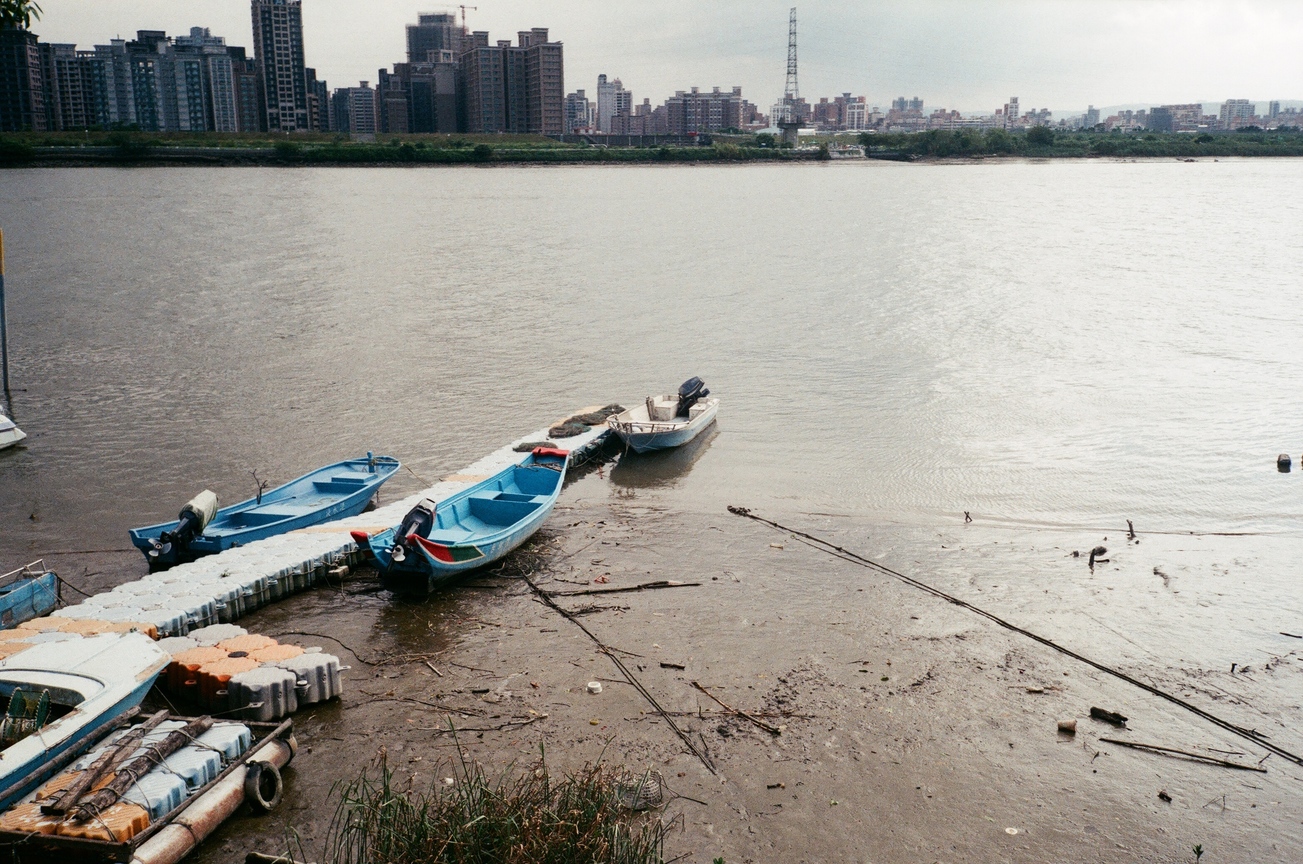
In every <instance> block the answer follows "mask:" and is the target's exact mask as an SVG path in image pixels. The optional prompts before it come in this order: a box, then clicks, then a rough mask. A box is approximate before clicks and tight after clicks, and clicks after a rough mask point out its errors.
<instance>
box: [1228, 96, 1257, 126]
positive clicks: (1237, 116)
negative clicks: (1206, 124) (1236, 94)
mask: <svg viewBox="0 0 1303 864" xmlns="http://www.w3.org/2000/svg"><path fill="white" fill-rule="evenodd" d="M1257 110H1258V105H1257V103H1256V102H1254V101H1253V100H1251V99H1227V100H1226V101H1225V102H1223V103H1222V110H1221V115H1220V117H1219V119H1220V120H1221V124H1222V128H1223V129H1239V128H1240V127H1241V126H1251V125H1253V123H1254V122H1255V121H1256V120H1257V117H1256V116H1255V115H1256V113H1257Z"/></svg>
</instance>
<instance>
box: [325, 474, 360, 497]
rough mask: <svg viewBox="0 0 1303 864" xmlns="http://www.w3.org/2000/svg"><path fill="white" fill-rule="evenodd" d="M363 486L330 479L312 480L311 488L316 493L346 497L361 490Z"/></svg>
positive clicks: (347, 481)
mask: <svg viewBox="0 0 1303 864" xmlns="http://www.w3.org/2000/svg"><path fill="white" fill-rule="evenodd" d="M363 485H364V484H363V483H361V482H354V481H352V480H340V479H338V478H332V479H330V480H313V481H312V488H314V489H316V490H317V491H318V492H329V493H332V494H336V495H348V494H350V493H353V492H356V491H357V490H359V489H361V488H362V486H363Z"/></svg>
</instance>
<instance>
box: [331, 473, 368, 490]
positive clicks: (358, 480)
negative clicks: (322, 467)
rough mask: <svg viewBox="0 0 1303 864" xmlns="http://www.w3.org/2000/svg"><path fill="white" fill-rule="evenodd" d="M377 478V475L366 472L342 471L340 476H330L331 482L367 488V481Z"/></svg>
mask: <svg viewBox="0 0 1303 864" xmlns="http://www.w3.org/2000/svg"><path fill="white" fill-rule="evenodd" d="M375 478H376V475H374V474H368V473H366V472H365V471H342V472H340V473H339V474H332V475H330V482H331V483H346V484H348V485H349V486H365V485H366V484H367V481H369V480H374V479H375Z"/></svg>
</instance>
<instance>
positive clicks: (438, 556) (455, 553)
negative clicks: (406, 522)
mask: <svg viewBox="0 0 1303 864" xmlns="http://www.w3.org/2000/svg"><path fill="white" fill-rule="evenodd" d="M407 539H408V540H410V541H412V542H413V543H416V544H419V545H420V547H421V548H422V549H424V550H425V551H426V552H427V553H428V554H429V555H430V557H431V558H433V559H434V560H436V561H442V562H443V563H444V564H464V563H466V562H467V561H475V560H476V559H479V558H483V557H484V553H483V552H481V551H480V548H479V547H478V546H445V545H443V544H442V543H434V542H431V541H429V540H426V539H425V538H424V537H422V536H420V535H419V534H408V535H407Z"/></svg>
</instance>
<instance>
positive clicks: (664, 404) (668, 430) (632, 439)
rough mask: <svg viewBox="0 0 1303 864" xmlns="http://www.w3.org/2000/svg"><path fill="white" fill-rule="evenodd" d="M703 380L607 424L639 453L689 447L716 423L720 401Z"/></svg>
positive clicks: (691, 381)
mask: <svg viewBox="0 0 1303 864" xmlns="http://www.w3.org/2000/svg"><path fill="white" fill-rule="evenodd" d="M709 395H710V391H709V390H707V389H706V383H705V382H704V381H702V380H701V379H700V378H689V379H688V380H687V381H685V382H683V386H682V387H680V388H679V392H678V393H676V394H670V395H668V396H648V397H647V401H645V402H644V403H643V404H642V405H637V406H634V407H633V408H630V409H629V410H627V411H622V412H620V413H619V414H616V415H615V416H614V417H611V418H610V419H608V420H607V421H606V425H607V426H609V427H610V428H611V431H612V432H614V433H615V434H616V435H619V436H620V439H621V440H622V441H624V443H625V444H626V445H627V446H628V447H629V449H631V450H633V451H634V452H635V453H646V452H648V451H651V450H668V449H670V448H671V447H678V446H680V445H681V444H686V443H688V442H689V441H691V440H692V439H693V438H696V437H697V436H698V435H700V434H701V432H702V430H703V429H705V428H706V427H707V426H709V425H710V424H711V423H713V422H714V420H715V412H716V410H717V409H718V408H719V400H718V399H708V398H706V397H708V396H709Z"/></svg>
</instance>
